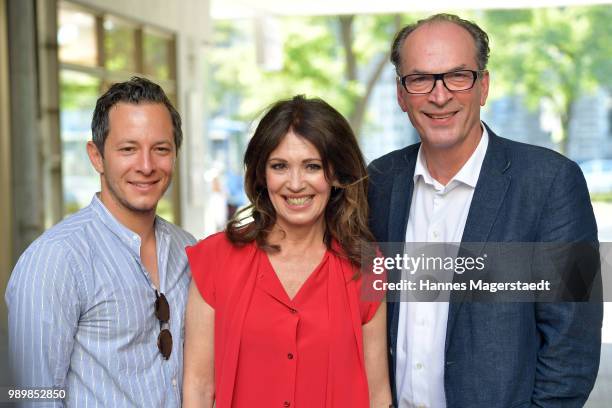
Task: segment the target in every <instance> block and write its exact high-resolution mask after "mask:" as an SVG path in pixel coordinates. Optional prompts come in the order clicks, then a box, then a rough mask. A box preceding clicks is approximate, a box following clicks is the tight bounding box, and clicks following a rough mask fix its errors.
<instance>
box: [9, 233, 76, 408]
mask: <svg viewBox="0 0 612 408" xmlns="http://www.w3.org/2000/svg"><path fill="white" fill-rule="evenodd" d="M76 271H77V266H76V263H75V262H74V257H73V256H72V254H71V253H70V251H69V249H67V248H66V247H63V246H62V245H60V244H59V243H50V242H38V243H35V244H34V245H33V246H32V247H30V248H28V249H27V250H26V252H25V253H24V254H23V255H22V256H21V258H20V259H19V261H18V262H17V265H16V266H15V269H14V270H13V272H12V274H11V278H10V281H9V284H8V287H7V290H6V296H5V299H6V303H7V306H8V315H9V316H8V317H9V360H10V363H11V368H12V372H13V380H12V382H13V384H14V385H15V386H16V387H21V388H24V387H27V388H42V387H54V388H65V387H66V375H67V373H68V369H69V366H70V356H71V354H72V348H73V343H74V336H75V334H76V331H77V327H78V323H79V316H80V302H79V292H78V288H77V282H76V279H75V273H76ZM54 404H60V401H55V403H54ZM36 406H42V405H40V403H39V404H38V405H36Z"/></svg>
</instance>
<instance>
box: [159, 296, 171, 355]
mask: <svg viewBox="0 0 612 408" xmlns="http://www.w3.org/2000/svg"><path fill="white" fill-rule="evenodd" d="M155 297H156V298H157V299H156V300H155V317H157V319H158V320H159V329H160V332H159V336H157V348H158V349H159V352H160V353H161V355H162V356H164V358H165V359H166V360H167V359H169V358H170V354H171V353H172V334H171V333H170V330H169V327H170V325H169V324H168V321H169V320H170V305H169V304H168V300H166V297H165V296H164V294H163V293H159V292H158V291H157V290H156V291H155Z"/></svg>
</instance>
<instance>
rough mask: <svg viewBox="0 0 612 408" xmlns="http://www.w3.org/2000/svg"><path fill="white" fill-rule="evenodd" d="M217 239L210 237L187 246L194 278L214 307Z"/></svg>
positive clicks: (199, 288) (207, 300)
mask: <svg viewBox="0 0 612 408" xmlns="http://www.w3.org/2000/svg"><path fill="white" fill-rule="evenodd" d="M216 241H217V240H216V239H213V238H210V237H209V238H207V239H204V240H202V241H200V242H199V243H198V244H196V245H194V246H190V247H187V248H186V252H187V259H188V260H189V267H190V268H191V276H192V279H193V281H194V282H195V284H196V287H197V288H198V291H199V292H200V295H202V298H203V299H204V301H206V303H208V304H209V305H210V307H212V308H213V309H214V307H215V298H216V294H215V292H216V291H215V279H214V271H215V261H216V259H217V257H216V256H215V251H216V248H215V247H216V245H215V244H214V243H215V242H216Z"/></svg>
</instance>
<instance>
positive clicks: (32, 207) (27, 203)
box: [7, 0, 44, 258]
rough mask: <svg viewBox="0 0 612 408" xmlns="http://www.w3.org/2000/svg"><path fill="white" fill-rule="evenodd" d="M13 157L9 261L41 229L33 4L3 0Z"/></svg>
mask: <svg viewBox="0 0 612 408" xmlns="http://www.w3.org/2000/svg"><path fill="white" fill-rule="evenodd" d="M7 6H8V7H7V20H8V21H7V23H8V24H7V25H8V40H9V77H10V101H11V103H10V105H11V112H10V121H11V158H12V169H11V170H12V190H13V200H12V209H13V211H12V214H13V226H12V229H13V257H14V258H17V257H19V255H20V254H21V253H22V252H23V251H24V250H25V249H26V248H27V246H28V245H29V244H30V243H31V242H32V241H33V240H34V239H36V237H38V236H39V235H40V234H41V233H42V232H43V230H44V222H43V220H44V219H43V214H44V203H43V182H42V171H41V168H42V146H41V139H40V129H39V126H38V118H39V113H40V112H39V107H38V100H39V93H38V75H37V73H38V68H37V60H36V50H37V42H36V13H35V8H36V0H7Z"/></svg>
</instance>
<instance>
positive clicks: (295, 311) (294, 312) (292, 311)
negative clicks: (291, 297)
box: [289, 309, 297, 314]
mask: <svg viewBox="0 0 612 408" xmlns="http://www.w3.org/2000/svg"><path fill="white" fill-rule="evenodd" d="M289 311H290V312H291V313H293V314H296V313H297V310H295V309H289Z"/></svg>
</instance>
